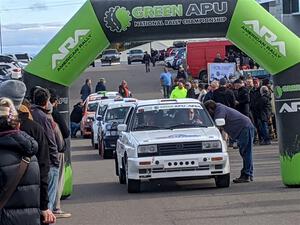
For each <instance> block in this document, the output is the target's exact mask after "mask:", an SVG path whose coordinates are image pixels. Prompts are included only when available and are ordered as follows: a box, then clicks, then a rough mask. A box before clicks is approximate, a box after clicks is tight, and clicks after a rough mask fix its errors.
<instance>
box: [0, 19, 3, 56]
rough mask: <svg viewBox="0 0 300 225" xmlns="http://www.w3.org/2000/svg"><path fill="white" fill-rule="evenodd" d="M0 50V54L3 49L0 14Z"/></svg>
mask: <svg viewBox="0 0 300 225" xmlns="http://www.w3.org/2000/svg"><path fill="white" fill-rule="evenodd" d="M0 51H1V55H2V53H3V49H2V25H1V15H0Z"/></svg>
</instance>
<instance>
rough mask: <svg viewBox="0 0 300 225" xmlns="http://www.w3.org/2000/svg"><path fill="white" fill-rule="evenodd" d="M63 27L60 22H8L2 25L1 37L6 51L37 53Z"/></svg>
mask: <svg viewBox="0 0 300 225" xmlns="http://www.w3.org/2000/svg"><path fill="white" fill-rule="evenodd" d="M62 27H63V24H61V23H56V22H53V23H41V24H38V23H32V24H10V25H5V26H3V29H2V39H3V46H4V50H5V52H7V53H14V52H30V53H37V52H38V51H39V50H40V49H41V48H42V47H43V46H45V45H46V44H47V43H48V42H49V41H50V40H51V39H52V38H53V37H54V36H55V35H56V34H57V33H58V31H59V30H60V29H61V28H62Z"/></svg>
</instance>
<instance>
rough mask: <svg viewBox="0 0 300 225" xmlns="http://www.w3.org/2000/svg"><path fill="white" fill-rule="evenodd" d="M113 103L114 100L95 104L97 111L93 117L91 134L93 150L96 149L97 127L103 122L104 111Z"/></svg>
mask: <svg viewBox="0 0 300 225" xmlns="http://www.w3.org/2000/svg"><path fill="white" fill-rule="evenodd" d="M115 101H116V99H103V100H99V101H98V102H97V110H96V112H95V115H94V119H93V125H92V134H91V142H92V146H93V147H94V148H95V149H98V130H99V126H101V121H102V120H103V115H104V113H105V110H106V108H107V106H108V105H109V104H110V103H113V102H115Z"/></svg>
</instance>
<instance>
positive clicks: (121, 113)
mask: <svg viewBox="0 0 300 225" xmlns="http://www.w3.org/2000/svg"><path fill="white" fill-rule="evenodd" d="M129 109H130V107H128V106H127V107H120V108H115V109H108V110H107V112H106V115H105V118H104V121H105V122H109V121H118V122H120V123H123V122H124V121H125V117H126V115H127V113H128V111H129Z"/></svg>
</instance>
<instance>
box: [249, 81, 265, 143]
mask: <svg viewBox="0 0 300 225" xmlns="http://www.w3.org/2000/svg"><path fill="white" fill-rule="evenodd" d="M260 97H261V96H260V81H259V79H257V78H256V79H253V88H251V89H250V110H251V114H252V119H253V123H254V126H255V128H256V133H257V134H256V135H255V142H257V141H259V142H261V140H262V138H261V134H260V131H259V123H258V118H259V108H258V103H259V99H260ZM257 138H258V140H257Z"/></svg>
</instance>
